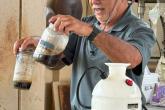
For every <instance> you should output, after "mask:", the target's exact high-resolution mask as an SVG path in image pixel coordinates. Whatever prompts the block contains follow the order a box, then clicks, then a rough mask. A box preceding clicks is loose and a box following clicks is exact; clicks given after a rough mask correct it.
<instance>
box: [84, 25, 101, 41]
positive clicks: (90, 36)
mask: <svg viewBox="0 0 165 110" xmlns="http://www.w3.org/2000/svg"><path fill="white" fill-rule="evenodd" d="M92 27H93V30H92V32H91V34H90V35H89V36H88V37H87V39H88V40H89V41H93V40H94V39H95V37H96V36H97V35H98V34H99V33H100V32H101V30H99V29H98V28H97V27H96V26H95V25H92Z"/></svg>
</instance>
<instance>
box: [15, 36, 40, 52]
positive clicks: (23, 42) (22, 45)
mask: <svg viewBox="0 0 165 110" xmlns="http://www.w3.org/2000/svg"><path fill="white" fill-rule="evenodd" d="M38 42H39V37H38V38H33V37H25V38H22V39H19V40H17V41H16V42H15V43H14V47H13V53H14V54H17V52H18V51H22V50H24V49H26V48H27V47H28V46H29V45H33V46H35V47H36V46H37V44H38Z"/></svg>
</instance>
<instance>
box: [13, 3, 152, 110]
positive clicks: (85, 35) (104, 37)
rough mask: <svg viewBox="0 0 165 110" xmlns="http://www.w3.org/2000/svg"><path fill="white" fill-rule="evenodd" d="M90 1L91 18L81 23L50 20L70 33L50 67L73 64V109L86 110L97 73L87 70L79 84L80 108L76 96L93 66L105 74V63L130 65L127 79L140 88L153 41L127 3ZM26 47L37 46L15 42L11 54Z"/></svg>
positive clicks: (68, 19) (59, 17)
mask: <svg viewBox="0 0 165 110" xmlns="http://www.w3.org/2000/svg"><path fill="white" fill-rule="evenodd" d="M89 2H90V4H91V7H92V9H93V12H94V16H90V17H85V18H83V19H82V21H79V20H77V19H75V18H74V17H72V16H69V15H56V16H54V17H52V18H51V19H50V22H53V23H54V26H55V28H56V30H57V31H59V32H62V33H65V34H67V35H69V33H70V36H69V43H68V45H67V47H66V49H65V51H64V52H63V54H62V55H61V58H59V60H58V62H57V63H55V64H54V65H53V68H54V69H59V68H62V67H63V66H64V65H65V64H67V65H69V64H73V69H72V77H71V98H70V99H71V100H70V101H71V107H72V110H88V109H85V108H83V107H82V106H81V105H84V106H89V105H90V104H91V96H92V94H91V93H92V90H93V87H94V86H95V84H96V83H97V82H98V81H99V80H100V76H99V75H98V70H96V69H90V70H89V71H88V74H86V77H84V79H83V81H82V83H81V86H80V93H79V95H80V102H81V105H80V103H79V102H78V100H77V96H76V91H77V90H76V89H77V85H78V82H79V80H80V77H81V76H82V74H83V73H84V71H85V70H87V68H89V67H94V66H95V67H98V68H100V69H101V70H102V71H104V72H106V73H107V72H108V68H107V66H106V65H105V64H104V63H105V62H106V63H107V62H120V63H130V64H131V65H130V66H129V68H128V69H127V76H129V77H130V78H132V79H133V80H134V81H135V82H136V83H137V84H138V86H139V87H140V88H141V84H142V79H143V70H144V68H145V66H146V64H147V62H148V60H149V58H150V53H151V48H152V46H153V44H154V42H155V39H154V34H153V31H152V30H151V29H150V28H149V27H148V26H147V25H146V24H145V23H144V22H143V21H141V20H139V19H138V18H137V17H136V16H134V14H133V13H132V11H131V8H130V6H129V5H128V1H127V0H89ZM22 42H23V43H22ZM29 44H34V45H37V42H36V40H33V39H32V38H25V39H23V40H19V41H17V42H16V43H15V46H14V52H16V51H17V50H18V48H19V47H20V48H22V49H24V48H26V47H27V45H29ZM52 59H53V58H52ZM52 61H53V60H52ZM143 104H145V101H144V99H143Z"/></svg>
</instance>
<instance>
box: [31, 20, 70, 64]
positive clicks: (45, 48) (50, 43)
mask: <svg viewBox="0 0 165 110" xmlns="http://www.w3.org/2000/svg"><path fill="white" fill-rule="evenodd" d="M68 40H69V37H68V36H66V35H64V34H62V33H59V32H56V30H55V29H54V25H53V24H52V23H50V24H49V26H48V27H47V28H46V29H45V30H44V32H43V34H42V36H41V39H40V41H39V43H38V45H37V47H36V50H35V52H34V54H33V57H34V58H35V60H36V61H38V62H41V63H44V64H47V63H48V60H49V58H50V57H51V56H54V55H58V54H60V53H62V52H63V51H64V49H65V47H66V45H67V43H68Z"/></svg>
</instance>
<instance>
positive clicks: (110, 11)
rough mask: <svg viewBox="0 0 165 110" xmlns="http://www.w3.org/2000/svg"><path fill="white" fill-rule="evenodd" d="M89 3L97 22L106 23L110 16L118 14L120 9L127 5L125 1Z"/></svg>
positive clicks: (103, 0) (100, 0) (98, 0)
mask: <svg viewBox="0 0 165 110" xmlns="http://www.w3.org/2000/svg"><path fill="white" fill-rule="evenodd" d="M89 2H90V5H91V7H92V9H93V12H94V15H95V16H96V18H97V19H98V21H99V22H106V21H107V20H108V19H109V18H110V17H111V16H112V17H113V16H115V14H116V13H120V8H121V9H122V7H124V6H125V7H127V5H128V3H127V0H89ZM114 8H116V9H114Z"/></svg>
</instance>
